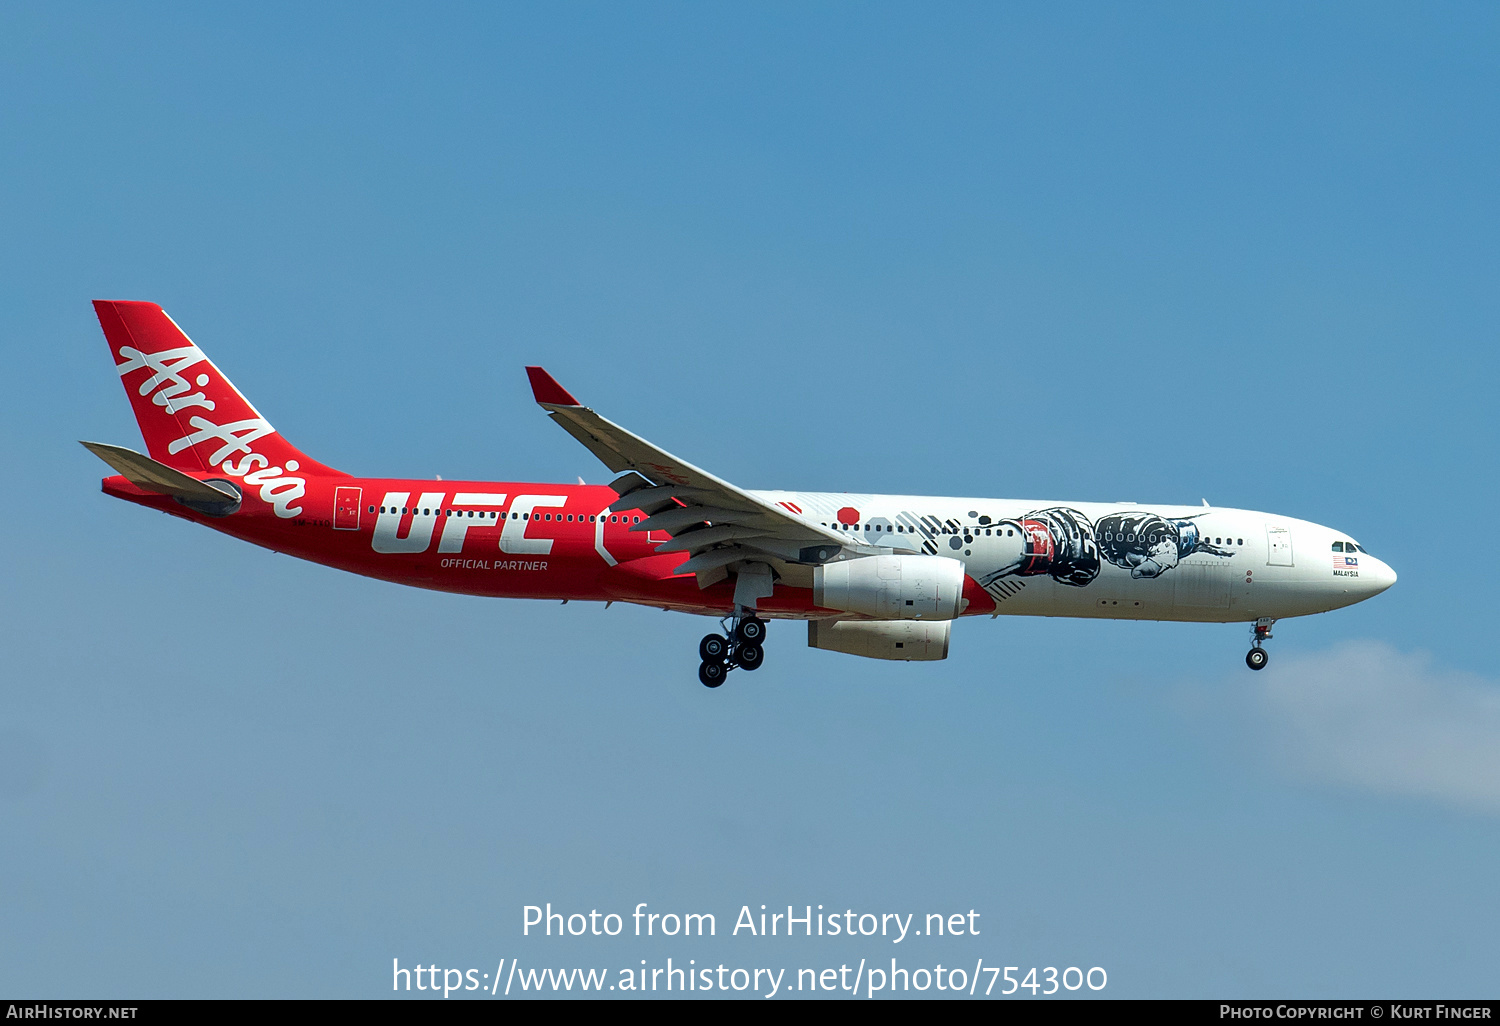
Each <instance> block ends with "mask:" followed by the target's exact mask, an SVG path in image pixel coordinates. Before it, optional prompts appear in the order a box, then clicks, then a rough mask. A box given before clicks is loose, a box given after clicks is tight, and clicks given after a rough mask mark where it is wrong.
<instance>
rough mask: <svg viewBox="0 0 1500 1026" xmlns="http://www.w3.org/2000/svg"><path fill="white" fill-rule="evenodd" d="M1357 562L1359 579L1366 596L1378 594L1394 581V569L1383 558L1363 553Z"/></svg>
mask: <svg viewBox="0 0 1500 1026" xmlns="http://www.w3.org/2000/svg"><path fill="white" fill-rule="evenodd" d="M1359 562H1360V567H1359V581H1360V584H1361V585H1363V590H1364V592H1365V597H1366V598H1369V597H1371V596H1372V595H1379V594H1380V593H1381V592H1382V591H1385V589H1387V588H1389V587H1390V586H1391V585H1393V584H1395V583H1396V571H1394V570H1392V569H1391V568H1390V566H1388V565H1387V564H1386V562H1385V561H1384V560H1381V559H1376V558H1375V557H1374V556H1371V555H1370V554H1368V553H1365V554H1364V555H1361V556H1360V559H1359Z"/></svg>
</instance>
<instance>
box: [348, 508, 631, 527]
mask: <svg viewBox="0 0 1500 1026" xmlns="http://www.w3.org/2000/svg"><path fill="white" fill-rule="evenodd" d="M376 509H377V507H375V506H371V507H369V510H370V512H371V513H374V512H375V511H376ZM378 509H379V510H380V512H382V513H394V512H396V509H397V507H395V506H380V507H378ZM400 509H401V514H402V515H403V516H405V515H406V514H407V513H420V514H421V515H422V516H424V517H430V516H432V513H433V511H432V510H431V509H418V508H417V507H416V506H412V507H410V508H408V507H406V506H402V507H400ZM437 514H438V516H440V517H468V518H469V519H471V520H472V519H473V518H474V517H475V516H478V517H479V519H481V520H498V519H502V518H504V516H505V514H503V513H495V512H493V511H491V512H489V513H486V512H485V511H483V510H480V511H479V512H478V513H475V511H474V510H472V509H470V510H462V509H440V510H438V511H437ZM533 516H535V517H536V519H538V520H551V519H552V514H551V513H536V514H532V513H512V514H511V515H510V518H511V519H512V520H530V519H531V518H532V517H533ZM564 519H566V520H567V522H568V523H570V524H571V523H573V522H574V521H575V518H574V516H573V514H571V513H569V514H568V515H567V517H564V516H563V515H562V514H561V513H559V514H557V520H558V522H559V523H561V522H562V521H563V520H564ZM598 519H599V518H598V517H597V516H591V517H584V515H583V514H582V513H580V514H578V516H577V518H576V521H577V523H580V524H582V523H585V522H587V523H590V524H592V523H595V522H596V521H597V520H598ZM609 522H610V523H611V524H614V523H621V524H639V523H640V522H641V518H640V517H635V518H631V517H610V518H609Z"/></svg>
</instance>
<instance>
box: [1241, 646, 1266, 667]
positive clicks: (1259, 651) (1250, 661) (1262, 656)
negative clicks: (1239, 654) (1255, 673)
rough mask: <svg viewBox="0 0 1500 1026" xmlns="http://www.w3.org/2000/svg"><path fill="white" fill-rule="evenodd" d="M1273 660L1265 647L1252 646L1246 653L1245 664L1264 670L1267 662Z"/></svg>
mask: <svg viewBox="0 0 1500 1026" xmlns="http://www.w3.org/2000/svg"><path fill="white" fill-rule="evenodd" d="M1270 661H1271V657H1270V655H1268V654H1267V653H1266V650H1265V649H1263V648H1252V649H1251V650H1250V651H1249V652H1247V653H1245V665H1246V666H1248V667H1250V669H1252V670H1264V669H1265V668H1266V663H1269V662H1270Z"/></svg>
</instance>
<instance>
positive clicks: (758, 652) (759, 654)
mask: <svg viewBox="0 0 1500 1026" xmlns="http://www.w3.org/2000/svg"><path fill="white" fill-rule="evenodd" d="M734 661H735V663H736V664H737V665H738V666H739V668H740V669H742V670H758V669H760V664H761V663H763V662H765V661H766V650H765V649H763V648H761V647H760V646H759V645H741V646H740V647H739V651H737V652H736V653H735V654H734Z"/></svg>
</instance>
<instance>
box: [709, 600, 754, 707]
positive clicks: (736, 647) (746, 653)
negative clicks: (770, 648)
mask: <svg viewBox="0 0 1500 1026" xmlns="http://www.w3.org/2000/svg"><path fill="white" fill-rule="evenodd" d="M731 619H732V620H733V621H734V624H733V627H732V628H730V629H729V630H728V635H729V636H728V637H725V636H724V635H723V634H709V635H706V636H705V637H704V638H703V640H702V641H700V642H698V658H700V659H702V660H703V661H702V662H701V663H699V664H698V680H699V681H701V682H702V684H703V686H704V687H709V688H716V687H718V686H719V685H720V684H723V683H724V678H725V676H727V675H728V673H729V671H730V670H734V669H740V670H758V669H760V665H761V663H763V662H765V660H766V650H765V649H764V648H763V647H761V646H762V643H763V642H764V641H765V640H766V622H765V621H764V620H762V619H760V618H759V617H757V616H755V615H754V614H753V613H749V612H748V611H747V612H736V614H735V615H734V616H733V617H732V618H731Z"/></svg>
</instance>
